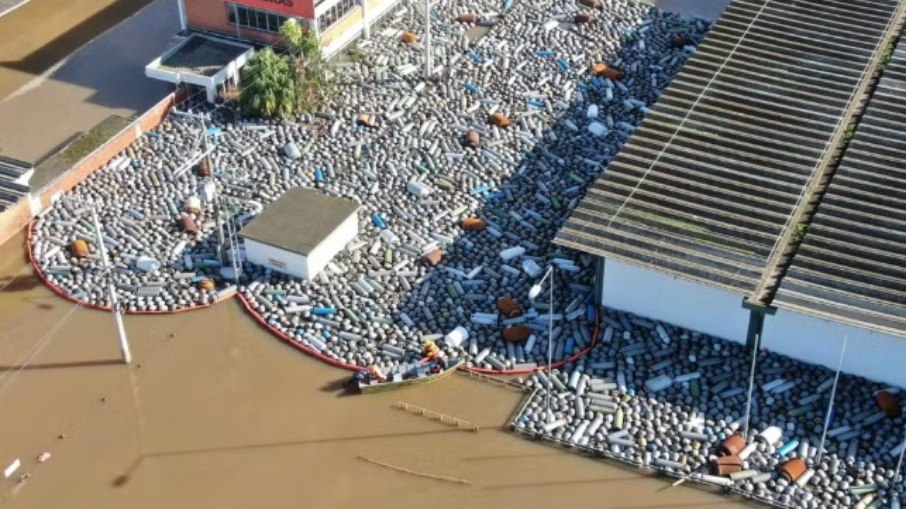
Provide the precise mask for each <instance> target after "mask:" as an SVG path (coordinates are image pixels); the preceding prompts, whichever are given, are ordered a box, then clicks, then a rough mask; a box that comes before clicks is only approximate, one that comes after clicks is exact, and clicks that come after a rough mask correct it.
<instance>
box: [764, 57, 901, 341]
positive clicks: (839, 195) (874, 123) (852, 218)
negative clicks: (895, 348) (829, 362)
mask: <svg viewBox="0 0 906 509" xmlns="http://www.w3.org/2000/svg"><path fill="white" fill-rule="evenodd" d="M902 45H903V43H901V47H900V48H899V49H897V50H896V51H895V52H894V54H893V58H892V59H891V61H890V63H889V65H888V66H887V68H886V69H885V71H884V73H883V75H882V77H881V80H880V82H879V83H878V85H877V88H876V89H875V92H874V94H873V95H872V97H871V100H870V102H869V103H868V107H867V108H866V110H865V113H864V114H863V116H862V119H861V120H860V122H859V125H858V128H857V130H856V132H855V136H854V137H853V138H852V140H851V141H850V143H849V146H848V148H847V149H846V152H845V154H844V156H843V159H842V160H841V162H840V164H839V166H838V167H837V170H836V173H835V174H834V177H833V179H832V180H831V182H830V185H829V186H828V188H827V191H826V192H825V194H824V197H823V199H822V201H821V204H820V205H819V206H818V210H817V212H816V213H815V215H814V217H813V218H812V221H811V224H810V226H809V228H808V233H807V234H806V235H805V237H804V240H803V242H802V244H801V245H800V246H799V249H798V251H797V253H796V255H795V257H794V258H793V260H792V263H791V264H790V267H789V268H788V270H787V273H786V275H785V276H784V278H783V280H782V282H781V284H780V287H779V290H778V291H777V294H776V296H775V298H774V305H775V306H777V307H779V308H792V309H796V310H802V311H806V312H809V313H812V314H819V315H823V316H827V317H831V318H834V319H837V320H839V319H841V318H842V319H844V320H849V321H853V322H856V323H858V324H859V325H862V326H865V327H868V328H872V329H880V330H883V331H887V332H892V333H894V334H899V335H906V264H904V262H903V260H904V257H903V256H904V253H906V129H904V128H906V48H903V47H902Z"/></svg>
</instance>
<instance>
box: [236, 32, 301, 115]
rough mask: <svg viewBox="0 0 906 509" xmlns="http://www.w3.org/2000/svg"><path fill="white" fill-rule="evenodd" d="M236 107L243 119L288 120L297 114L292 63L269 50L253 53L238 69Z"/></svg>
mask: <svg viewBox="0 0 906 509" xmlns="http://www.w3.org/2000/svg"><path fill="white" fill-rule="evenodd" d="M240 87H241V92H240V94H239V104H240V106H241V109H242V114H243V116H246V117H265V118H270V117H278V116H279V117H284V118H285V117H289V116H291V115H292V114H293V113H296V111H297V110H298V104H299V98H298V95H297V91H298V86H297V79H296V73H295V70H294V65H293V60H292V58H291V57H288V56H287V55H278V54H277V53H275V52H274V50H272V49H271V48H265V49H263V50H261V51H258V52H256V53H255V54H254V55H253V56H252V57H251V58H250V59H249V61H248V62H247V63H246V64H245V67H243V69H242V74H241V76H240Z"/></svg>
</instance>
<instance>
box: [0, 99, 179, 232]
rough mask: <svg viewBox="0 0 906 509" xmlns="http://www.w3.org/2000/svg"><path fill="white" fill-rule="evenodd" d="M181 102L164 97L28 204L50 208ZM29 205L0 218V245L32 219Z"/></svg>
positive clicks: (35, 193)
mask: <svg viewBox="0 0 906 509" xmlns="http://www.w3.org/2000/svg"><path fill="white" fill-rule="evenodd" d="M184 98H185V94H184V92H183V91H179V92H176V93H173V94H170V95H168V96H167V97H165V98H164V99H163V100H162V101H160V102H159V103H157V104H156V105H154V106H153V107H152V108H151V109H149V110H148V111H146V112H145V113H144V114H142V116H140V117H139V118H137V119H136V120H135V121H133V122H132V123H131V124H129V126H128V127H126V128H125V129H123V130H122V131H120V132H119V133H118V134H116V135H115V136H114V137H112V138H110V139H109V140H108V141H107V142H106V143H104V144H103V145H101V146H100V147H98V148H97V149H96V150H95V151H94V152H92V153H90V154H88V155H87V156H85V157H84V158H83V159H82V160H81V161H79V162H78V163H76V164H75V165H73V167H72V168H70V169H69V170H68V171H66V172H65V173H63V174H62V175H60V176H59V177H57V178H56V179H54V180H53V181H51V182H50V183H49V184H47V185H46V186H44V187H43V188H42V189H32V192H31V200H32V201H34V202H35V204H36V205H37V203H40V208H41V210H43V209H45V208H46V207H47V206H49V205H50V203H51V201H52V199H53V197H54V196H55V195H57V194H58V193H64V192H66V191H69V190H70V189H72V188H73V187H75V186H76V185H77V184H78V183H79V182H82V181H83V180H85V179H86V178H88V176H89V175H91V174H92V173H94V172H95V171H97V170H98V169H100V168H101V167H103V166H104V165H105V164H107V162H108V161H110V160H111V159H113V158H114V157H116V155H117V154H118V153H120V152H121V151H123V150H125V148H126V147H128V146H129V145H130V144H131V143H132V142H134V141H135V140H137V139H138V138H139V136H141V135H142V134H143V133H145V132H147V131H150V130H153V129H154V128H156V127H157V126H158V125H160V123H161V122H162V121H163V120H164V118H165V117H166V116H167V113H168V112H169V111H170V109H171V108H172V107H173V106H174V105H175V104H177V103H178V102H179V101H181V100H183V99H184ZM31 208H32V203H31V202H30V201H29V199H27V198H26V199H23V200H21V201H20V202H19V203H17V204H16V205H14V206H12V207H10V208H8V209H6V210H5V211H3V213H2V214H0V244H3V243H5V242H6V241H7V240H9V239H11V238H12V237H13V236H15V235H16V234H17V233H19V232H20V231H21V230H22V229H23V228H24V227H25V226H27V225H28V223H29V222H30V221H31V218H32V214H31V213H32V210H31Z"/></svg>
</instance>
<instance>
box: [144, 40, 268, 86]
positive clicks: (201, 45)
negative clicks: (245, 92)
mask: <svg viewBox="0 0 906 509" xmlns="http://www.w3.org/2000/svg"><path fill="white" fill-rule="evenodd" d="M254 52H255V50H254V49H252V47H251V46H249V45H247V44H240V43H237V42H233V41H227V40H224V39H219V38H214V37H208V36H206V35H200V34H193V35H191V36H189V37H187V38H186V39H184V40H183V41H182V42H180V43H179V44H177V45H176V46H174V47H172V48H170V49H168V50H167V51H166V52H165V53H164V54H163V55H161V56H160V57H158V58H156V59H154V61H153V62H151V63H150V64H148V65H146V66H145V76H147V77H149V78H153V79H156V80H161V81H166V82H168V83H173V84H174V85H177V86H179V85H194V86H197V87H201V88H203V89H204V90H205V93H206V96H207V100H208V102H212V103H213V102H214V101H215V100H216V99H217V96H218V93H219V92H220V91H222V90H223V89H224V88H225V87H230V86H233V87H235V86H238V85H239V70H240V69H241V68H242V66H244V65H245V63H246V62H247V61H248V59H249V58H250V57H251V56H252V54H254Z"/></svg>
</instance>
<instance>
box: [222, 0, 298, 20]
mask: <svg viewBox="0 0 906 509" xmlns="http://www.w3.org/2000/svg"><path fill="white" fill-rule="evenodd" d="M236 3H237V4H239V5H245V6H248V7H252V8H254V9H261V10H262V11H270V12H276V13H279V14H287V15H289V16H297V17H300V18H309V19H311V18H314V16H315V6H314V4H315V0H239V1H237V2H236Z"/></svg>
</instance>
